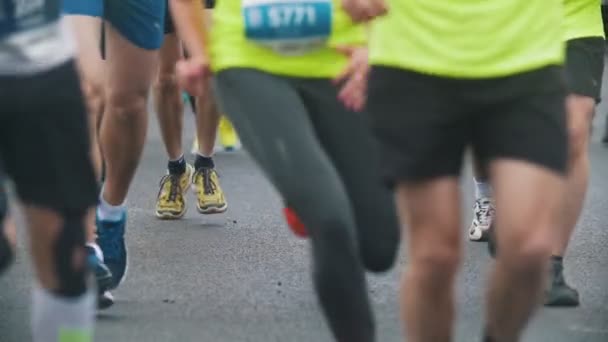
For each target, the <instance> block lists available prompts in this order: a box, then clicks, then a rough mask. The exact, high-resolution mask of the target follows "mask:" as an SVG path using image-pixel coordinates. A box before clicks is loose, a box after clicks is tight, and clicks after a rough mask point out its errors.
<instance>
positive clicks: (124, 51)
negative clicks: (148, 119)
mask: <svg viewBox="0 0 608 342" xmlns="http://www.w3.org/2000/svg"><path fill="white" fill-rule="evenodd" d="M105 30H106V54H107V59H106V62H105V63H106V89H107V91H108V92H109V93H110V96H112V95H111V94H118V95H119V96H121V97H130V96H133V95H134V94H136V95H139V96H146V95H147V94H148V90H149V88H150V85H151V83H152V80H153V78H154V77H155V75H156V73H157V72H158V51H151V50H146V49H143V48H140V47H138V46H136V45H134V44H132V43H131V42H130V41H129V40H128V39H126V38H125V37H124V36H123V35H122V34H121V33H120V32H118V31H117V30H116V28H114V27H113V26H112V25H106V27H105Z"/></svg>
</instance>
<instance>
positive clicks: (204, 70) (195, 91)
mask: <svg viewBox="0 0 608 342" xmlns="http://www.w3.org/2000/svg"><path fill="white" fill-rule="evenodd" d="M175 69H176V74H177V82H178V84H179V86H180V87H181V88H182V89H184V90H185V91H187V92H188V93H189V94H190V95H192V96H204V95H205V94H206V90H207V87H208V84H209V82H208V81H209V77H210V76H211V70H210V68H209V61H208V60H207V58H190V59H185V60H180V61H178V62H177V65H176V67H175Z"/></svg>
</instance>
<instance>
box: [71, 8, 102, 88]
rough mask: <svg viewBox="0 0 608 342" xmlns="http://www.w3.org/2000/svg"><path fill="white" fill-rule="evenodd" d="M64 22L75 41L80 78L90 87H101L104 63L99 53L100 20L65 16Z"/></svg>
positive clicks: (88, 17)
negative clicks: (89, 83)
mask: <svg viewBox="0 0 608 342" xmlns="http://www.w3.org/2000/svg"><path fill="white" fill-rule="evenodd" d="M65 20H66V21H67V24H68V25H69V26H70V28H71V30H72V32H73V36H74V38H75V41H76V49H77V51H78V54H77V59H78V66H79V69H80V72H81V73H82V76H83V77H84V79H85V80H86V81H87V82H91V83H92V85H94V86H99V87H101V86H102V85H103V82H104V61H103V59H102V51H100V42H101V39H100V38H101V36H102V31H101V29H102V20H101V18H98V17H92V16H81V15H67V16H65Z"/></svg>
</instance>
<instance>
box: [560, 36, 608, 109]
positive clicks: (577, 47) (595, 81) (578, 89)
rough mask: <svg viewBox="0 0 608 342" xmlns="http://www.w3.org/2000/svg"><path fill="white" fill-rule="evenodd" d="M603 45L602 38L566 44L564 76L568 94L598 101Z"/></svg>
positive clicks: (576, 40) (572, 41)
mask: <svg viewBox="0 0 608 342" xmlns="http://www.w3.org/2000/svg"><path fill="white" fill-rule="evenodd" d="M605 45H606V42H605V40H604V38H602V37H587V38H577V39H572V40H569V41H568V42H567V43H566V68H565V74H566V86H567V87H568V92H569V93H570V94H577V95H583V96H588V97H592V98H594V99H595V100H596V101H597V102H599V101H600V98H601V92H602V75H603V73H604V52H605Z"/></svg>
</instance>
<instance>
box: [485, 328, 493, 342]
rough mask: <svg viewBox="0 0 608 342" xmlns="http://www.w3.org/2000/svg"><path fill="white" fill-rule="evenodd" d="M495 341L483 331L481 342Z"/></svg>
mask: <svg viewBox="0 0 608 342" xmlns="http://www.w3.org/2000/svg"><path fill="white" fill-rule="evenodd" d="M495 341H496V340H495V339H494V338H493V337H492V336H490V334H488V331H487V330H485V331H484V332H483V340H482V342H495Z"/></svg>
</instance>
